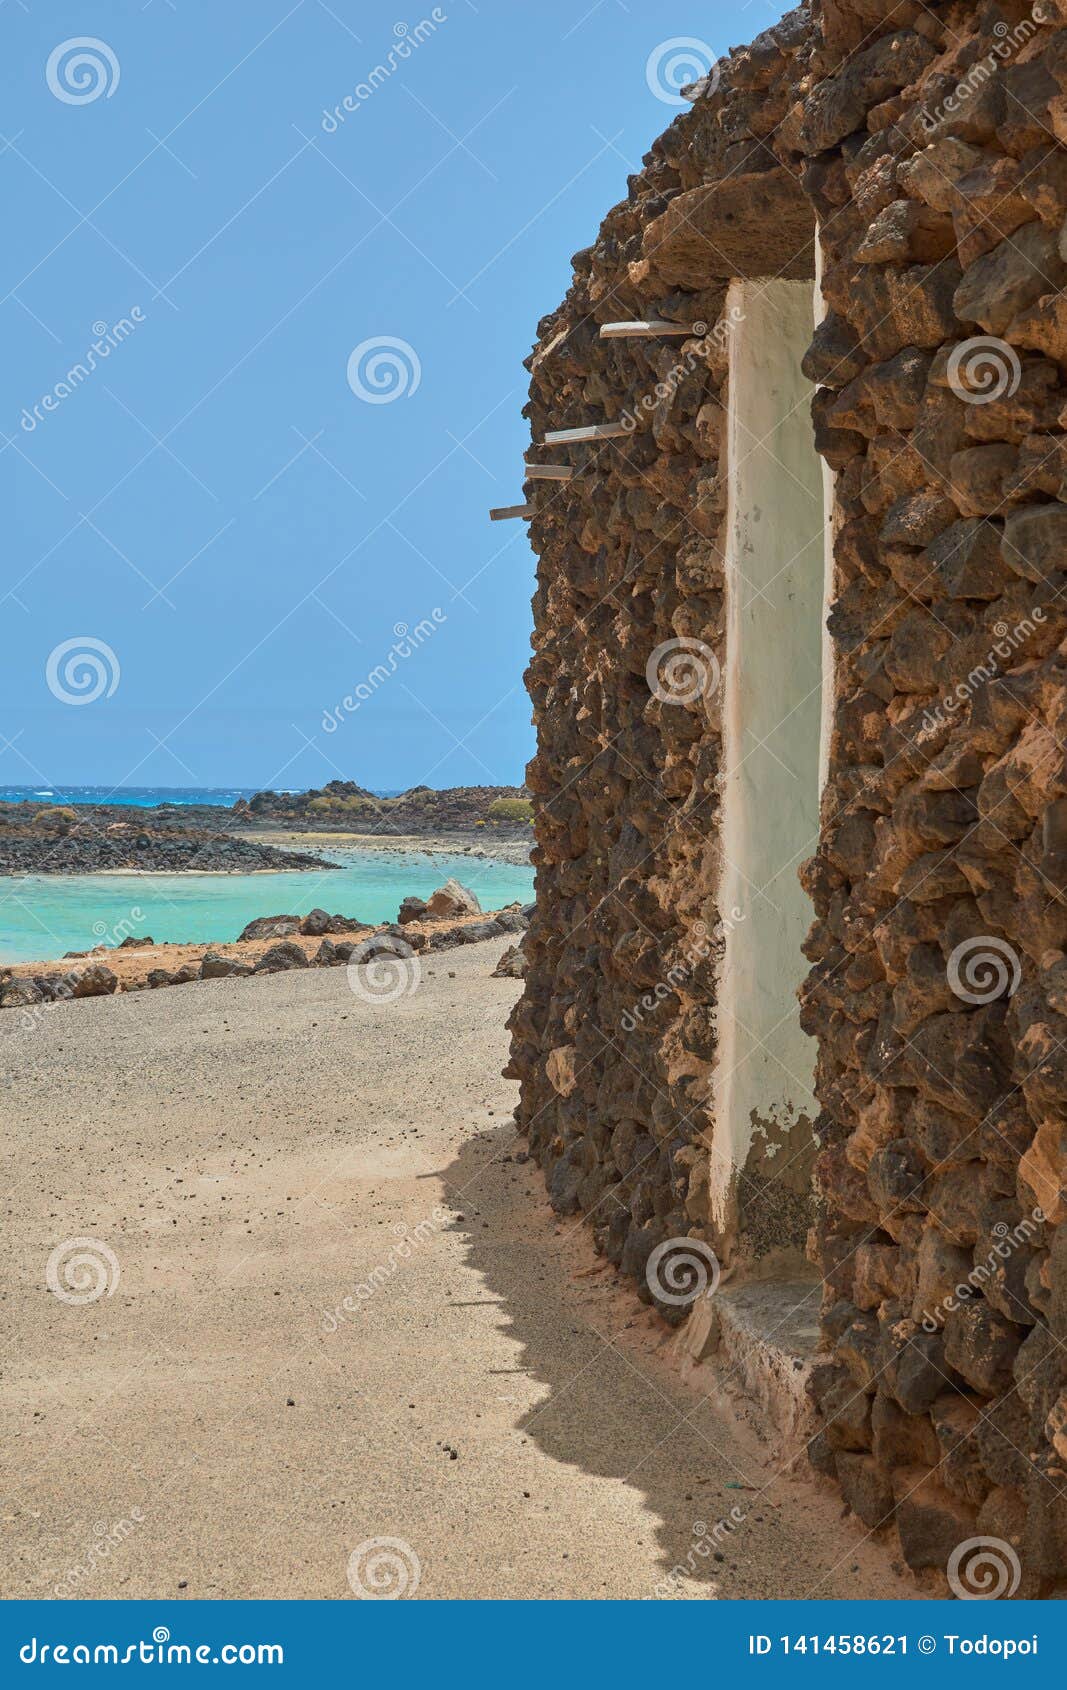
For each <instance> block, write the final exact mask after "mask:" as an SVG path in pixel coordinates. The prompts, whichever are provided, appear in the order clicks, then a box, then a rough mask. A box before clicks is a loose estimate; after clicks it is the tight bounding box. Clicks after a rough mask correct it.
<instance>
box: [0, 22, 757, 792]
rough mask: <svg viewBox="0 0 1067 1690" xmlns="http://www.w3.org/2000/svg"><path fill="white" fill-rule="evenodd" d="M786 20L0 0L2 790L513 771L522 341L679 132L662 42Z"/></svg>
mask: <svg viewBox="0 0 1067 1690" xmlns="http://www.w3.org/2000/svg"><path fill="white" fill-rule="evenodd" d="M435 15H436V18H437V19H439V20H440V21H437V22H435V21H434V18H435ZM775 15H776V12H775V11H774V9H773V8H772V7H771V6H770V5H768V4H767V0H753V3H752V4H750V5H749V6H748V7H747V9H742V8H734V9H733V10H732V11H731V12H730V13H727V12H726V9H725V8H724V7H721V6H701V7H696V6H693V5H675V4H673V3H671V0H655V3H654V4H652V3H648V0H646V3H645V4H643V5H642V4H639V3H638V0H626V4H625V5H624V4H623V0H600V3H599V4H594V3H592V0H575V3H574V4H564V3H563V0H476V4H475V3H471V0H446V3H445V4H444V5H442V6H440V7H438V8H437V9H436V14H435V11H434V8H433V7H432V6H429V5H424V4H423V3H422V0H418V4H414V5H412V6H411V7H409V8H408V9H407V10H404V9H403V3H402V0H396V3H395V4H394V3H393V0H390V4H389V5H388V6H383V5H379V4H353V3H351V0H329V3H328V4H327V3H326V0H147V4H146V3H143V0H127V3H122V0H110V3H101V0H96V3H88V0H85V3H82V4H67V3H66V0H60V3H56V0H48V3H47V4H46V3H44V0H0V28H2V30H3V35H4V41H5V51H4V53H3V55H2V80H3V95H2V109H3V113H4V118H3V135H4V143H6V145H5V146H4V150H3V152H2V156H0V183H2V192H3V206H4V230H5V241H4V251H3V257H2V261H0V269H2V278H3V285H2V288H0V301H2V303H0V313H2V319H3V324H4V345H5V359H4V371H3V376H2V378H0V379H2V382H3V396H4V397H3V418H2V422H0V429H2V434H3V438H4V441H5V442H7V444H5V445H3V449H2V451H0V480H2V499H3V509H4V511H5V513H6V515H7V517H8V529H7V534H6V536H5V545H4V548H3V565H2V574H3V580H2V588H3V594H4V599H3V627H4V630H5V636H6V637H5V641H4V663H3V680H2V682H0V784H25V783H38V782H47V783H48V784H62V783H72V782H81V783H97V782H106V783H108V784H113V785H123V784H136V785H148V784H159V785H176V786H190V785H207V786H211V785H220V786H221V785H229V784H235V785H242V786H260V785H280V786H306V785H320V784H322V783H323V782H325V781H327V780H330V779H332V778H336V777H343V778H347V779H356V780H359V781H360V782H362V783H363V784H365V785H368V786H372V787H389V788H392V787H399V786H406V785H411V784H414V783H416V782H422V781H425V782H427V783H428V784H430V785H435V786H451V785H460V784H467V783H480V782H489V781H491V782H510V781H518V780H520V779H521V778H522V769H523V765H524V763H525V761H526V759H527V758H528V756H529V755H530V753H531V750H532V731H531V729H530V726H529V703H528V700H527V698H526V694H525V691H524V689H523V687H522V680H521V677H522V671H523V669H524V667H525V665H526V662H527V659H528V651H529V629H530V595H531V593H532V591H533V585H534V559H533V555H532V553H531V551H530V548H529V546H528V543H527V540H526V530H525V526H524V525H523V524H521V523H509V524H490V523H489V522H488V519H487V511H488V508H489V506H491V505H496V504H507V503H511V502H513V501H515V500H517V499H518V498H519V497H520V491H521V473H520V464H521V459H522V454H523V449H524V446H525V444H526V440H527V427H526V424H525V422H524V420H523V418H522V416H521V407H522V404H523V402H524V398H525V386H526V379H527V378H526V372H525V371H524V370H523V368H522V360H523V358H524V357H525V356H526V355H527V354H528V352H529V350H530V346H531V342H532V340H533V336H534V330H535V325H536V322H537V319H538V317H539V316H541V315H542V314H543V313H545V312H546V311H548V310H550V309H552V308H553V307H554V306H555V305H556V304H557V303H558V301H559V299H560V298H561V297H562V294H563V292H564V291H565V289H566V287H567V285H568V281H569V277H570V265H569V258H570V255H571V253H572V252H574V251H575V250H576V249H577V248H579V247H581V246H584V245H587V244H588V242H589V241H590V240H591V239H592V237H593V234H594V232H595V229H596V226H597V224H598V222H599V220H600V218H601V216H602V215H603V214H604V212H605V211H606V210H607V209H608V207H609V206H610V205H612V204H613V203H614V202H615V201H617V200H618V199H620V198H622V197H623V195H624V194H625V191H626V176H627V173H628V171H629V170H630V169H636V168H637V167H638V166H639V163H640V159H641V156H642V154H643V153H644V151H645V150H646V149H647V147H648V145H649V143H650V142H651V140H652V139H653V137H654V136H655V135H657V134H658V133H659V132H660V131H661V130H662V129H663V128H664V126H665V125H666V124H667V123H668V122H669V121H670V120H671V118H672V117H673V116H674V115H675V112H674V108H673V107H672V106H671V105H670V104H668V103H666V102H665V101H664V100H662V99H660V98H658V97H657V96H656V94H654V93H653V92H652V90H651V89H650V86H649V83H648V81H647V80H646V64H647V61H648V58H649V55H650V53H652V52H654V50H655V49H657V47H658V46H659V44H660V43H662V42H664V41H666V40H669V39H671V38H674V37H685V36H691V37H695V38H697V39H699V40H700V41H703V42H706V43H707V44H708V45H709V46H710V47H711V48H712V49H713V51H714V52H715V53H718V52H721V51H723V50H724V49H725V47H726V46H727V45H728V43H729V42H730V41H732V40H734V39H747V38H750V37H751V36H752V35H754V34H755V33H756V32H757V31H758V30H759V29H761V28H764V27H765V26H766V25H767V24H768V23H769V22H771V21H772V20H773V18H774V16H775ZM423 20H426V23H427V27H425V28H422V29H419V28H418V26H419V25H420V24H421V23H422V22H423ZM405 27H406V31H407V56H406V57H401V56H399V54H398V52H397V51H396V49H397V47H398V43H400V41H401V40H402V39H404V36H405ZM416 34H418V36H419V39H418V40H417V42H416V40H415V37H416ZM86 37H88V38H91V40H92V41H93V42H96V43H102V44H103V46H102V47H101V46H99V45H97V46H90V47H89V48H87V49H80V50H79V49H77V48H72V49H68V50H67V51H65V52H58V51H57V50H58V49H60V48H61V47H62V45H63V44H64V43H68V42H71V41H77V40H79V39H80V38H86ZM390 48H393V49H394V53H393V58H392V61H390V59H389V52H390ZM79 52H81V53H86V54H88V56H89V59H90V60H91V61H92V63H89V64H84V65H82V66H81V67H79V65H78V62H77V60H78V57H79ZM376 65H382V66H385V67H386V68H387V69H388V71H389V74H388V75H387V76H385V77H381V76H379V77H377V78H376V79H374V80H375V84H376V85H374V86H373V87H369V86H368V81H367V79H368V78H370V77H371V73H372V72H373V70H374V67H375V66H376ZM361 84H362V85H363V91H362V94H361V95H360V94H357V90H359V88H360V85H361ZM87 95H92V96H93V97H91V98H90V97H86V96H87ZM346 95H348V96H349V97H350V104H352V103H354V104H355V107H356V109H355V110H349V111H345V109H344V106H343V101H344V98H345V96H346ZM338 107H340V108H341V119H342V120H338V119H336V118H330V117H328V118H327V119H326V121H325V122H324V113H329V112H333V111H335V110H336V109H337V108H338ZM2 144H3V143H0V145H2ZM123 319H125V322H123ZM114 325H118V328H117V331H116V332H115V333H113V334H108V333H107V332H106V331H109V330H111V329H112V328H113V326H114ZM101 326H103V329H104V330H105V333H104V334H103V336H101ZM383 337H386V338H388V339H391V340H392V341H400V342H402V343H403V345H402V346H401V347H400V348H394V349H393V351H394V353H395V357H396V363H395V368H394V370H393V374H392V377H391V378H390V379H389V380H387V384H386V386H385V388H384V389H379V388H375V387H374V386H373V381H374V377H375V364H374V356H373V352H372V353H371V354H370V355H368V354H363V355H361V356H358V357H357V358H356V359H355V360H352V354H353V352H354V350H355V349H357V348H359V347H361V346H363V345H364V343H366V342H368V341H370V342H374V341H378V340H380V339H382V338H383ZM94 340H95V341H97V351H96V353H95V354H94V356H93V362H94V363H95V368H92V369H89V370H88V373H87V374H86V375H85V376H84V377H83V378H81V379H79V380H77V381H76V382H75V383H74V384H73V385H72V386H71V388H70V390H69V391H64V390H63V388H62V385H60V388H59V391H57V384H62V383H63V379H64V377H65V375H66V373H67V372H68V371H69V370H70V369H71V368H72V366H73V365H75V364H77V363H81V364H82V366H83V368H85V367H86V363H87V360H88V357H89V350H90V347H91V346H92V345H93V342H94ZM101 346H103V347H106V348H108V351H107V356H106V357H105V356H104V354H103V351H102V350H101ZM368 356H369V357H370V362H369V364H368ZM387 356H389V354H387ZM350 362H351V367H352V375H353V384H354V386H353V385H352V384H350V382H349V379H348V373H349V368H350ZM377 373H378V375H379V377H381V376H383V375H387V374H388V372H387V371H384V370H383V369H382V367H381V366H378V370H377ZM354 387H355V389H356V390H355V391H354ZM361 387H362V388H363V390H364V391H370V392H371V393H372V394H373V396H374V397H375V398H377V399H378V400H380V399H381V398H382V396H383V393H384V394H387V395H391V396H390V397H389V399H388V402H385V403H381V402H378V403H374V402H371V401H370V400H368V399H366V398H363V397H360V395H359V391H358V390H359V389H360V388H361ZM394 388H399V389H400V390H401V391H399V392H398V393H394V392H393V389H394ZM46 396H47V402H46ZM435 612H437V615H436V617H435V616H434V613H435ZM424 622H430V623H432V626H433V632H432V633H431V634H428V635H425V636H424V637H423V639H422V641H421V643H420V644H419V645H418V649H417V650H414V651H413V652H412V653H411V655H410V656H406V657H404V658H395V659H393V660H392V663H390V652H391V650H392V648H393V647H394V646H395V645H396V644H397V643H398V638H397V635H396V633H395V632H394V630H395V629H396V628H397V627H398V626H407V627H408V628H415V627H416V626H417V625H419V624H420V623H424ZM86 640H88V641H90V642H93V641H95V642H98V645H97V646H96V648H95V649H91V650H90V663H91V665H95V666H94V667H89V668H86V667H81V668H79V666H78V663H77V661H76V659H77V650H78V646H77V644H75V643H74V642H78V643H80V644H84V642H85V641H86ZM68 647H69V649H68V650H63V649H62V648H68ZM401 649H404V648H401ZM57 650H59V656H58V657H55V656H53V654H54V653H56V652H57ZM50 657H51V658H52V663H51V668H50V667H49V659H50ZM72 659H74V660H75V661H74V663H73V668H72V667H71V666H70V665H71V660H72ZM379 665H387V666H390V667H395V671H396V672H395V673H391V674H390V675H389V678H388V680H387V681H385V682H383V683H382V684H379V685H375V686H373V687H371V688H370V689H369V692H370V696H367V693H368V688H367V686H366V678H367V677H368V676H369V675H370V674H371V672H372V671H374V670H375V669H376V668H377V667H378V666H379ZM360 682H364V687H363V696H362V698H361V702H360V706H359V708H358V710H355V711H351V710H349V711H344V710H342V712H341V719H340V722H339V725H338V726H336V728H335V729H334V730H333V731H332V732H326V731H324V728H323V719H324V715H325V714H326V713H327V712H330V711H334V710H336V707H337V706H338V705H339V704H341V703H342V701H343V700H344V698H345V696H346V695H348V696H349V697H352V696H353V695H355V690H356V688H357V687H359V684H360ZM90 693H98V694H99V696H96V697H93V698H91V699H90V700H89V701H86V700H87V694H90ZM71 697H74V698H76V699H77V700H78V702H77V703H74V704H72V703H71V702H69V699H70V698H71Z"/></svg>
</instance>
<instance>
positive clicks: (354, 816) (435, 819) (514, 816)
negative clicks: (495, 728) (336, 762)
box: [231, 780, 532, 836]
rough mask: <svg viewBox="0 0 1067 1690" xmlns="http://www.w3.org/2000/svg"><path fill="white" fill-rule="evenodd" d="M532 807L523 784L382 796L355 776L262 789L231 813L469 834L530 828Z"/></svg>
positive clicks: (305, 823) (265, 819)
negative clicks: (298, 787)
mask: <svg viewBox="0 0 1067 1690" xmlns="http://www.w3.org/2000/svg"><path fill="white" fill-rule="evenodd" d="M531 814H532V806H531V803H530V794H529V793H528V792H527V790H526V788H525V787H524V786H453V787H447V788H445V789H444V790H442V791H436V790H435V789H434V788H433V787H429V786H413V787H411V788H410V790H409V791H407V792H401V793H399V794H398V795H397V796H396V797H394V798H379V797H377V796H376V795H375V793H373V792H368V791H367V789H366V787H363V786H358V785H357V784H356V782H355V781H351V780H331V781H330V782H328V784H327V785H326V786H323V787H312V788H310V789H309V790H308V791H307V792H269V791H268V792H257V793H256V794H255V795H254V796H253V797H252V798H251V799H250V800H249V801H248V803H247V805H246V804H244V803H243V802H239V803H238V804H237V805H235V806H234V810H233V811H232V812H231V815H232V818H233V820H234V821H235V822H236V823H238V824H241V823H252V824H254V825H257V826H261V825H263V824H264V823H267V824H272V825H273V824H276V823H277V824H280V825H285V824H288V825H289V826H294V825H298V826H299V827H300V828H302V829H305V828H306V829H308V830H309V831H310V830H314V829H315V828H321V829H323V830H324V831H327V832H328V831H330V830H332V829H335V828H338V827H344V828H351V829H352V830H353V831H355V832H359V831H366V832H369V833H381V834H401V835H404V834H407V835H413V836H417V835H419V834H427V835H433V836H437V835H441V834H450V833H452V834H469V833H473V832H474V831H475V830H476V829H478V830H481V829H483V828H484V829H488V830H491V831H494V832H502V833H505V834H509V835H512V836H514V835H526V834H528V833H529V831H530V817H531Z"/></svg>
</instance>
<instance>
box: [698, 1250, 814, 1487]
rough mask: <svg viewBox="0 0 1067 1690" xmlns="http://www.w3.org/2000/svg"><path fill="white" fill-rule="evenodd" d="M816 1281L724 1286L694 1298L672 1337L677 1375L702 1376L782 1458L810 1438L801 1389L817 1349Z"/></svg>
mask: <svg viewBox="0 0 1067 1690" xmlns="http://www.w3.org/2000/svg"><path fill="white" fill-rule="evenodd" d="M820 1293H821V1286H820V1282H819V1280H817V1279H788V1280H766V1281H762V1282H756V1283H755V1284H752V1285H741V1286H736V1287H734V1286H728V1287H724V1288H722V1289H720V1290H718V1291H717V1292H716V1293H715V1295H714V1296H712V1297H705V1298H702V1299H701V1300H700V1301H699V1302H698V1303H697V1304H696V1305H695V1307H694V1309H693V1312H692V1313H691V1315H690V1316H689V1319H688V1320H687V1322H686V1324H685V1325H684V1326H683V1327H682V1329H681V1331H680V1332H679V1334H678V1340H677V1342H678V1345H679V1349H680V1351H681V1354H682V1356H683V1358H684V1361H685V1362H686V1363H687V1364H688V1366H687V1367H686V1369H685V1371H687V1372H691V1371H692V1369H693V1368H695V1367H697V1366H704V1367H706V1368H707V1369H708V1373H709V1376H710V1377H709V1384H711V1383H712V1382H714V1384H715V1385H717V1386H718V1387H719V1388H720V1389H722V1390H723V1391H725V1392H726V1394H727V1395H729V1396H730V1397H731V1398H733V1399H734V1404H735V1407H736V1408H737V1409H738V1410H739V1412H740V1413H741V1414H742V1416H743V1418H744V1419H745V1420H746V1421H747V1422H748V1423H749V1424H750V1425H751V1426H752V1427H753V1428H754V1429H755V1430H756V1431H757V1432H758V1433H759V1434H760V1436H761V1437H762V1438H764V1439H765V1440H766V1441H768V1442H770V1443H772V1444H774V1445H776V1446H777V1447H778V1448H779V1450H780V1453H781V1454H782V1455H783V1456H788V1455H790V1454H793V1453H797V1452H799V1450H800V1449H801V1448H802V1447H803V1446H804V1444H805V1443H806V1442H807V1440H808V1439H809V1438H810V1437H812V1436H813V1435H814V1433H815V1431H816V1429H817V1428H816V1420H815V1410H814V1405H813V1404H812V1401H811V1398H810V1396H809V1393H808V1381H809V1379H810V1378H811V1373H812V1368H813V1367H814V1365H815V1361H816V1352H817V1349H818V1343H819V1300H820Z"/></svg>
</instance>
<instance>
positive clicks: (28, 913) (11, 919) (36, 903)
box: [0, 851, 533, 963]
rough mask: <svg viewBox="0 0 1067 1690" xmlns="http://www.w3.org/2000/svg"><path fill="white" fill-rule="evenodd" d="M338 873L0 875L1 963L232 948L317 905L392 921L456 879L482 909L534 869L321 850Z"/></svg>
mask: <svg viewBox="0 0 1067 1690" xmlns="http://www.w3.org/2000/svg"><path fill="white" fill-rule="evenodd" d="M321 854H322V855H323V856H325V857H329V858H330V860H331V861H335V862H338V863H340V864H342V867H341V868H339V869H337V870H334V871H333V872H324V871H323V870H321V869H308V870H298V871H289V870H286V871H285V872H283V873H280V874H273V873H272V874H166V875H162V874H77V875H59V874H54V875H53V874H48V875H23V876H19V877H17V878H16V877H14V876H10V875H8V876H0V963H5V962H8V963H10V962H32V961H35V960H38V959H40V960H44V959H46V958H57V957H61V956H62V955H63V953H64V951H81V950H89V949H90V948H91V947H92V946H93V945H99V944H118V943H120V942H121V940H122V939H124V938H126V937H127V936H128V935H130V936H132V937H134V938H145V937H148V936H151V937H152V938H153V939H157V940H160V939H169V940H177V941H178V942H183V941H187V942H189V943H193V944H200V943H204V942H217V943H222V942H224V941H226V940H230V939H236V937H237V935H238V934H239V933H240V931H241V929H242V927H244V926H245V924H246V922H249V921H251V920H252V918H253V917H254V916H257V915H282V914H286V915H306V914H307V912H308V910H311V909H314V908H315V907H316V905H318V906H320V907H321V908H322V909H325V910H329V912H330V913H331V914H339V915H348V916H358V917H360V919H362V920H363V921H368V922H378V921H395V920H396V914H397V910H398V908H399V906H400V900H401V899H402V898H406V897H407V896H408V895H409V894H413V895H414V896H416V897H419V898H425V897H428V896H429V894H430V893H431V892H432V891H433V890H434V888H435V887H437V886H440V885H441V883H442V881H444V880H447V878H448V877H449V875H455V877H456V879H457V880H460V881H462V883H463V885H464V886H469V887H470V889H471V891H472V892H475V893H476V894H477V896H478V899H479V901H480V903H481V905H482V908H483V909H500V908H501V906H502V905H504V904H509V903H512V902H514V901H515V900H516V899H519V900H521V901H522V902H523V903H525V902H527V900H528V899H530V898H531V897H532V896H533V870H532V869H531V868H522V867H518V866H514V865H512V864H509V863H496V862H485V861H482V860H481V859H480V858H477V857H467V856H451V855H446V854H444V853H433V854H431V853H428V852H422V851H411V852H396V853H393V852H385V851H323V852H322V853H321Z"/></svg>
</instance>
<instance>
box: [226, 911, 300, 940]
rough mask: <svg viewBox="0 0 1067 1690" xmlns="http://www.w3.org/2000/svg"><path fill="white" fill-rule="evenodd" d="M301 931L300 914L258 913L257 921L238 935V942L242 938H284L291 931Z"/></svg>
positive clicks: (250, 923)
mask: <svg viewBox="0 0 1067 1690" xmlns="http://www.w3.org/2000/svg"><path fill="white" fill-rule="evenodd" d="M299 932H300V917H299V916H298V915H257V916H256V919H255V921H250V922H249V923H248V926H247V927H246V928H244V930H243V931H242V932H240V933H238V935H237V942H238V944H240V942H241V940H242V939H284V938H286V937H287V936H288V935H289V934H290V933H299Z"/></svg>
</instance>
